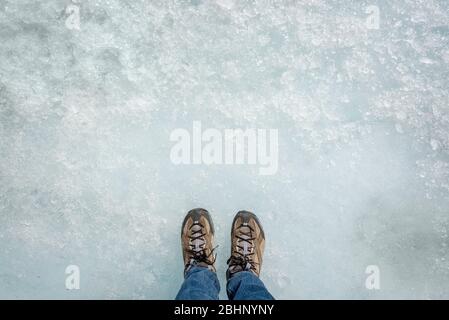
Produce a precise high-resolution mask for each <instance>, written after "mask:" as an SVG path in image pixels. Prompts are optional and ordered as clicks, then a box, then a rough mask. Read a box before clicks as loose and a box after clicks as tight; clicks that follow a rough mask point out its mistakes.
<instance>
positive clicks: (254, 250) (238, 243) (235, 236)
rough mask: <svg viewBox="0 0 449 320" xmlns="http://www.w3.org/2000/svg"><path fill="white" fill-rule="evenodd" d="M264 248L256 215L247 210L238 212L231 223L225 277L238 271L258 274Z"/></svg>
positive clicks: (260, 226) (262, 233)
mask: <svg viewBox="0 0 449 320" xmlns="http://www.w3.org/2000/svg"><path fill="white" fill-rule="evenodd" d="M264 249H265V234H264V231H263V229H262V225H261V224H260V222H259V220H258V219H257V216H256V215H255V214H254V213H252V212H249V211H240V212H238V213H237V215H236V216H235V218H234V221H233V223H232V231H231V257H230V258H229V260H228V271H227V272H226V277H227V279H229V278H230V277H232V276H233V275H234V274H235V273H237V272H240V271H251V272H253V273H254V274H255V275H257V276H259V275H260V269H261V266H262V257H263V252H264Z"/></svg>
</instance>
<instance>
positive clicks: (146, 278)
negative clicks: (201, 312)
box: [0, 0, 449, 299]
mask: <svg viewBox="0 0 449 320" xmlns="http://www.w3.org/2000/svg"><path fill="white" fill-rule="evenodd" d="M370 6H376V7H377V8H378V9H379V10H378V11H379V18H380V20H379V28H378V29H376V28H371V27H369V25H368V23H367V19H368V17H369V16H370V14H371V13H370V11H367V8H368V7H370ZM73 7H77V8H78V9H79V17H80V21H79V29H78V28H76V20H75V25H73V24H70V23H73V20H70V19H71V18H73V14H74V11H73ZM67 8H69V9H67ZM75 11H76V10H75ZM68 20H70V21H68ZM448 23H449V2H448V1H446V0H402V1H381V0H377V1H376V0H369V1H364V0H361V1H359V0H357V1H356V0H353V1H350V0H345V1H337V0H329V1H325V0H309V1H299V0H298V1H294V0H285V1H280V0H263V1H262V0H252V1H249V0H248V1H232V0H216V1H212V0H211V1H206V0H190V1H189V0H176V1H175V0H168V1H167V0H159V1H149V0H148V1H144V0H132V1H131V0H127V1H124V0H89V1H87V0H86V1H84V0H83V1H73V2H71V1H69V0H64V1H63V0H46V1H34V0H0V298H7V299H10V298H26V299H29V298H67V299H79V298H87V299H90V298H100V299H108V298H112V299H115V298H127V299H154V298H157V299H161V298H162V299H172V298H173V297H174V296H175V295H176V293H177V290H178V289H179V287H180V285H181V282H182V279H183V261H182V258H181V248H180V238H179V233H180V225H181V222H182V219H183V217H184V215H185V213H186V212H187V211H188V210H189V209H191V208H195V207H204V208H206V209H208V210H209V211H210V213H211V215H212V217H213V219H214V222H215V226H216V242H217V244H219V245H220V246H219V248H218V249H217V252H218V258H217V269H218V276H219V279H220V281H221V285H222V292H221V297H222V298H225V297H226V295H225V290H224V288H225V270H226V260H227V258H228V255H229V252H230V225H231V222H232V218H233V216H234V214H235V213H236V212H237V211H238V210H240V209H247V210H252V211H254V212H255V213H256V214H257V215H258V216H259V217H260V220H261V221H262V223H263V225H264V228H265V232H266V236H267V248H266V253H265V259H264V263H263V267H262V275H261V278H262V279H263V281H264V282H265V284H266V286H267V287H268V288H269V290H270V291H271V292H272V294H273V295H274V296H275V297H276V298H278V299H295V298H301V299H303V298H310V299H319V298H342V299H355V298H357V299H380V298H385V299H393V298H394V299H396V298H407V299H414V298H425V299H427V298H431V299H440V298H449V238H448V230H449V92H448V90H449V80H448V79H449V68H448V64H449V43H448V41H449V24H448ZM74 26H75V27H74ZM196 120H197V121H201V123H202V124H203V125H205V126H207V127H210V128H218V129H220V130H221V129H225V128H275V129H278V130H279V170H278V172H277V174H275V175H271V176H261V175H259V174H258V171H257V168H256V167H254V166H248V165H234V166H232V165H227V166H226V165H212V166H205V165H184V166H183V165H180V166H179V165H178V166H176V165H174V164H173V163H172V162H171V161H170V158H169V154H170V149H171V147H172V145H173V143H172V142H171V141H170V140H169V136H170V132H172V130H174V129H176V128H187V129H189V128H191V127H192V122H193V121H196ZM68 265H77V266H79V268H80V276H81V278H80V279H81V281H80V289H79V290H67V289H66V286H65V281H66V277H67V275H66V274H65V269H66V267H67V266H68ZM369 265H375V266H378V267H379V270H380V288H379V290H368V289H367V288H366V286H365V281H366V279H367V277H368V276H369V275H367V274H366V273H365V270H366V268H367V266H369Z"/></svg>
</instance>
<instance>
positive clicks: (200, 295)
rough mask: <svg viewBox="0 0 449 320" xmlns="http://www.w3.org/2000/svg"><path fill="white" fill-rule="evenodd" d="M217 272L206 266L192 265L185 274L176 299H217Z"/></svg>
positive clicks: (218, 289)
mask: <svg viewBox="0 0 449 320" xmlns="http://www.w3.org/2000/svg"><path fill="white" fill-rule="evenodd" d="M219 292H220V284H219V282H218V278H217V274H216V273H215V272H213V271H211V270H209V269H208V268H206V267H197V266H195V267H192V268H191V269H190V270H189V271H188V272H187V273H186V276H185V279H184V283H183V284H182V286H181V289H179V292H178V294H177V296H176V300H218V293H219Z"/></svg>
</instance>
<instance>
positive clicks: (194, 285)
mask: <svg viewBox="0 0 449 320" xmlns="http://www.w3.org/2000/svg"><path fill="white" fill-rule="evenodd" d="M213 242H214V225H213V223H212V219H211V217H210V215H209V212H207V210H205V209H200V208H198V209H193V210H190V211H189V212H188V213H187V215H186V217H185V218H184V222H183V223H182V228H181V245H182V256H183V259H184V283H183V284H182V286H181V289H180V290H179V292H178V295H177V296H176V299H177V300H202V299H204V300H210V299H217V300H218V293H219V291H220V284H219V283H218V279H217V275H216V273H215V271H216V269H215V255H214V249H215V248H214V246H213Z"/></svg>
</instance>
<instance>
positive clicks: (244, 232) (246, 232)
mask: <svg viewBox="0 0 449 320" xmlns="http://www.w3.org/2000/svg"><path fill="white" fill-rule="evenodd" d="M240 231H241V232H242V235H241V238H242V239H245V240H247V239H250V238H251V237H250V236H249V235H250V234H251V229H250V228H249V227H248V225H247V224H246V223H244V224H243V226H242V227H241V228H240ZM242 247H243V252H242V254H243V255H248V254H250V253H251V251H250V250H249V249H250V243H249V241H242Z"/></svg>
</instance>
